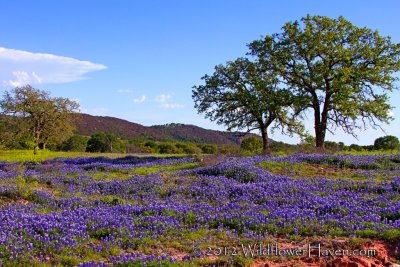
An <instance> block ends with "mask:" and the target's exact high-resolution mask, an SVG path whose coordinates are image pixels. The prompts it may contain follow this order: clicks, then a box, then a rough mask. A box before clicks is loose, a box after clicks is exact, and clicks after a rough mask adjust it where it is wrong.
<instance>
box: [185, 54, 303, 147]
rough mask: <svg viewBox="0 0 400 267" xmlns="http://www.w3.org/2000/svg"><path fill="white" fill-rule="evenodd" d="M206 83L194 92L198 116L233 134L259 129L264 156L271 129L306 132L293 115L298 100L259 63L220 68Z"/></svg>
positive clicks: (241, 61) (241, 62) (239, 62)
mask: <svg viewBox="0 0 400 267" xmlns="http://www.w3.org/2000/svg"><path fill="white" fill-rule="evenodd" d="M202 79H203V80H204V82H205V85H199V86H194V87H193V91H192V92H193V94H192V98H193V99H194V101H195V108H197V110H198V112H199V113H204V114H205V116H206V118H209V119H211V120H212V121H216V122H217V123H218V124H222V125H225V126H227V128H228V130H229V131H230V130H232V129H238V130H243V129H246V130H247V131H248V132H250V131H252V130H256V129H258V130H259V131H260V133H261V136H262V141H263V151H264V153H268V150H269V138H268V129H269V127H270V126H273V129H275V128H280V129H281V130H282V132H287V133H293V132H297V133H299V132H302V130H303V128H302V125H301V124H300V123H299V122H298V121H296V120H295V119H294V116H293V117H292V116H290V112H289V111H290V109H291V108H292V107H294V106H295V105H294V104H295V98H293V97H292V94H291V93H290V91H289V90H286V89H281V88H280V87H279V80H277V79H275V77H274V76H271V75H270V73H268V72H266V71H265V69H264V68H263V66H261V65H260V64H258V63H257V62H251V61H250V60H248V59H246V58H239V59H237V60H236V61H233V62H228V63H227V64H226V65H218V66H216V67H215V72H214V74H213V75H212V76H208V75H205V76H204V77H203V78H202ZM293 115H298V113H293ZM285 130H287V131H285Z"/></svg>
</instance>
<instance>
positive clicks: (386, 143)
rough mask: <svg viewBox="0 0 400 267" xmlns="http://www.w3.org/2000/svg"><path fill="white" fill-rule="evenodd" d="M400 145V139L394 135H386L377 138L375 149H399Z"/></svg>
mask: <svg viewBox="0 0 400 267" xmlns="http://www.w3.org/2000/svg"><path fill="white" fill-rule="evenodd" d="M399 147H400V142H399V139H398V138H397V137H396V136H393V135H386V136H382V137H379V138H377V139H375V142H374V149H391V150H393V149H398V148H399Z"/></svg>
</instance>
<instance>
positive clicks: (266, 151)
mask: <svg viewBox="0 0 400 267" xmlns="http://www.w3.org/2000/svg"><path fill="white" fill-rule="evenodd" d="M260 131H261V137H262V141H263V151H262V153H263V155H269V154H271V151H270V149H269V139H268V132H267V129H266V128H263V127H261V128H260Z"/></svg>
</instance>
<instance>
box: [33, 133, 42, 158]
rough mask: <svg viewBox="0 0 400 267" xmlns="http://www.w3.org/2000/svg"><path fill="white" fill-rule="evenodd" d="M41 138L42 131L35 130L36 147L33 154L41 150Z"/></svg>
mask: <svg viewBox="0 0 400 267" xmlns="http://www.w3.org/2000/svg"><path fill="white" fill-rule="evenodd" d="M39 138H40V132H39V131H37V130H36V131H35V147H34V148H33V154H35V155H36V154H37V153H38V150H39Z"/></svg>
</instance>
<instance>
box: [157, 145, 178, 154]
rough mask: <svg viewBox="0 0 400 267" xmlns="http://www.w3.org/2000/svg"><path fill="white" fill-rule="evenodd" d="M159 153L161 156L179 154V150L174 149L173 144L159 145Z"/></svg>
mask: <svg viewBox="0 0 400 267" xmlns="http://www.w3.org/2000/svg"><path fill="white" fill-rule="evenodd" d="M158 149H159V152H160V153H161V154H177V153H179V150H178V149H177V148H176V146H175V145H174V144H170V143H166V144H160V145H159V146H158Z"/></svg>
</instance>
